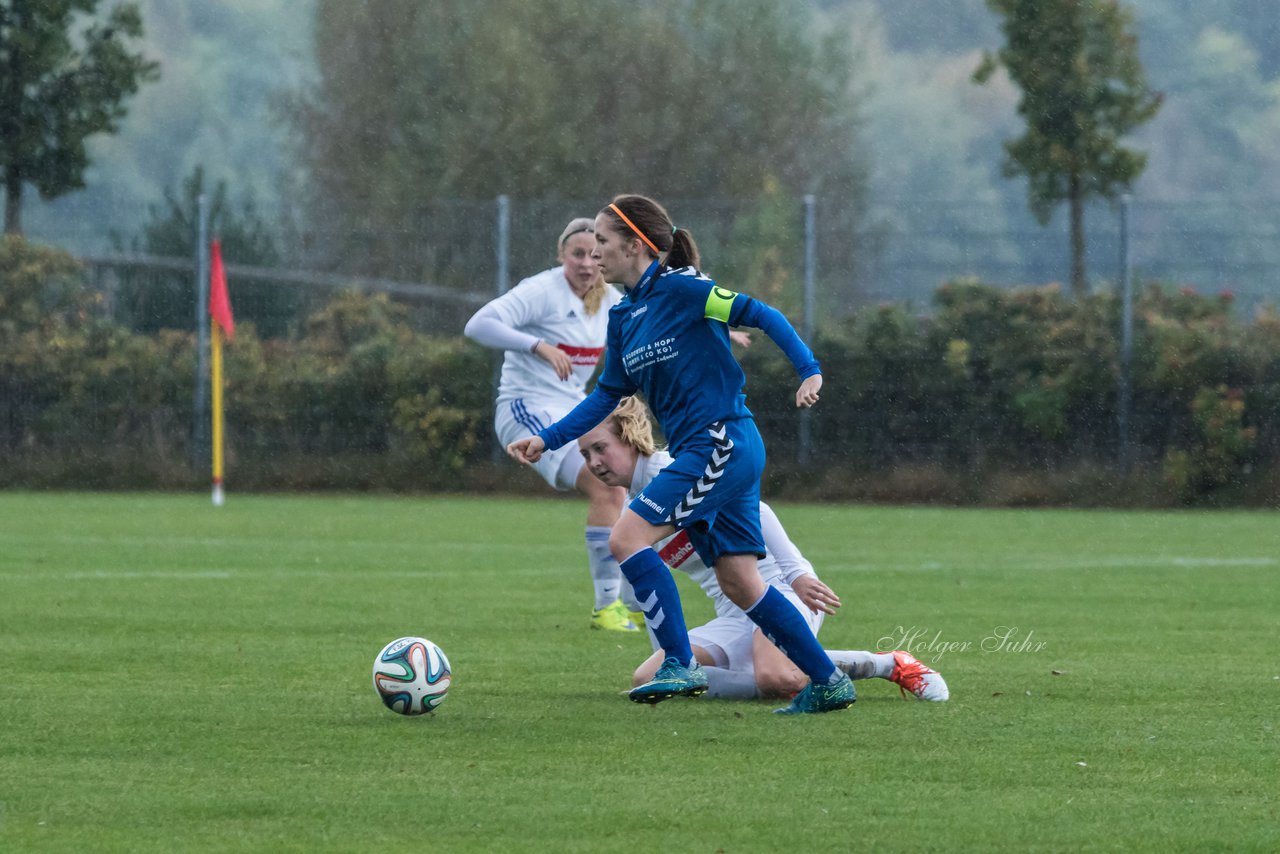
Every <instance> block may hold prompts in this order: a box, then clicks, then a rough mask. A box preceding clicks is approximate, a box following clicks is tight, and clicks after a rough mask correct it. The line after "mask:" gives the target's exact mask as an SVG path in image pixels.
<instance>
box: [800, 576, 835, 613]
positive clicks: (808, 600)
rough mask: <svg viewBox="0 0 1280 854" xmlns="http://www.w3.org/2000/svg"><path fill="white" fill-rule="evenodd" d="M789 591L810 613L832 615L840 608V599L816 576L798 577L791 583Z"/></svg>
mask: <svg viewBox="0 0 1280 854" xmlns="http://www.w3.org/2000/svg"><path fill="white" fill-rule="evenodd" d="M791 589H792V590H794V591H795V592H796V595H797V596H799V597H800V601H801V602H803V603H804V604H805V606H806V607H807V608H808V609H809V610H810V611H821V612H822V613H824V614H834V613H835V612H836V608H839V607H840V597H839V596H837V595H836V594H835V591H834V590H832V589H831V588H830V587H828V586H827V585H825V584H823V583H822V582H821V581H819V580H818V576H816V575H802V576H800V577H799V578H797V579H796V580H795V581H793V582H791Z"/></svg>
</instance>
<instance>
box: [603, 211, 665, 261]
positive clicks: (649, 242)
mask: <svg viewBox="0 0 1280 854" xmlns="http://www.w3.org/2000/svg"><path fill="white" fill-rule="evenodd" d="M609 209H610V210H612V211H613V212H614V213H616V214H617V215H618V216H620V217H622V221H623V222H625V223H626V224H627V225H629V226H631V230H632V231H634V232H635V233H636V234H638V235H639V236H640V239H641V240H643V241H644V245H645V246H648V247H649V248H650V249H652V250H653V254H654V255H661V254H662V250H660V249H659V248H658V247H656V246H654V245H653V241H652V240H650V239H649V238H647V237H645V236H644V232H643V231H641V230H640V229H638V228H636V224H635V223H634V222H632V221H631V220H629V219H627V215H626V214H624V213H623V212H622V211H621V210H620V209H619V208H618V206H617V205H615V204H614V203H613V202H610V203H609Z"/></svg>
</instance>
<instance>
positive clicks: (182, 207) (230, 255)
mask: <svg viewBox="0 0 1280 854" xmlns="http://www.w3.org/2000/svg"><path fill="white" fill-rule="evenodd" d="M206 184H207V182H206V180H205V174H204V168H203V167H202V166H196V167H195V168H194V169H192V171H191V174H190V175H188V176H187V177H186V178H185V179H183V181H182V186H181V188H180V189H179V190H178V191H177V192H175V191H174V190H173V189H172V188H166V189H165V191H164V202H163V203H162V204H152V205H148V208H147V210H148V221H147V222H145V223H144V224H143V225H142V228H141V231H140V233H139V234H138V235H136V236H134V237H133V238H132V240H130V241H129V242H128V246H127V247H126V243H125V241H124V240H123V239H122V238H121V236H120V235H118V234H113V235H112V237H113V239H114V242H115V244H116V249H117V250H118V251H125V250H126V248H127V249H128V250H131V251H133V252H141V253H144V254H147V255H158V256H160V257H164V258H194V257H195V255H196V248H197V247H196V237H197V233H198V231H199V215H200V213H199V211H200V207H199V205H200V202H199V199H200V196H202V195H205V194H206V193H207V194H208V196H209V234H210V236H211V237H216V238H218V239H219V240H220V241H221V243H222V255H223V257H224V258H225V259H226V260H227V262H228V263H230V264H237V265H244V266H250V267H278V266H279V265H280V263H281V252H280V249H279V247H278V242H277V236H276V235H277V234H278V233H279V231H278V229H275V228H273V227H272V226H271V224H270V223H269V222H267V221H266V220H265V219H264V218H263V217H262V215H261V214H260V213H259V212H258V208H257V205H256V204H255V203H254V200H253V197H252V195H250V194H246V195H245V196H244V197H243V199H242V201H241V203H240V205H239V206H238V207H237V206H233V205H232V204H231V202H230V200H229V198H228V192H227V182H226V181H218V182H217V183H216V184H214V186H213V187H212V189H211V190H210V189H209V188H208V187H207V186H206ZM125 284H126V285H127V294H128V295H127V297H126V298H124V299H121V300H120V304H119V305H117V309H116V310H117V315H118V319H120V320H121V321H123V322H126V323H127V324H128V325H129V326H130V327H131V328H133V329H134V330H137V331H146V332H152V331H155V330H157V329H166V328H177V329H184V328H186V327H187V326H188V325H189V324H190V322H191V294H190V276H189V275H186V274H181V275H154V274H150V275H142V276H139V277H138V278H137V279H136V280H135V281H131V282H127V283H125ZM301 302H302V300H301V295H300V294H299V292H298V290H297V288H296V287H291V286H288V285H281V284H280V283H279V282H270V281H264V282H254V283H253V286H252V287H245V288H242V289H239V290H237V292H236V295H235V308H236V316H237V318H238V319H240V320H246V319H247V320H251V321H253V322H254V324H255V325H256V326H257V328H258V331H259V332H260V333H262V334H263V335H268V336H279V335H282V334H284V333H285V331H286V330H287V329H288V328H289V325H290V323H292V322H293V321H295V320H296V316H297V313H298V311H299V308H300V305H301Z"/></svg>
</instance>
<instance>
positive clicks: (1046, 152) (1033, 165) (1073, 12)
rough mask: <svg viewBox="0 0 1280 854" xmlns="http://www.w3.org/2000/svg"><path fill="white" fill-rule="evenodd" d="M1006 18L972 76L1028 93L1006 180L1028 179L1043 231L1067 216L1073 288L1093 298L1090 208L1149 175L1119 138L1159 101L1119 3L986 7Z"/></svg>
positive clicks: (1025, 0) (1083, 0)
mask: <svg viewBox="0 0 1280 854" xmlns="http://www.w3.org/2000/svg"><path fill="white" fill-rule="evenodd" d="M987 6H988V7H989V8H990V9H991V10H992V11H993V12H995V13H997V14H998V15H1000V16H1001V17H1002V18H1003V23H1002V24H1001V29H1002V30H1003V32H1004V36H1005V46H1004V47H1003V48H1001V49H1000V50H999V51H998V52H997V53H996V54H994V55H993V54H991V53H986V54H985V55H984V56H983V59H982V62H981V64H980V65H979V66H978V68H977V70H976V71H975V72H974V75H973V79H974V81H975V82H977V83H980V84H981V83H986V82H987V81H988V80H990V79H991V76H992V75H993V74H994V73H995V71H996V69H997V68H999V67H1000V66H1003V67H1004V68H1005V69H1007V70H1008V73H1009V77H1010V79H1012V80H1013V82H1014V83H1015V84H1016V85H1017V86H1018V87H1019V88H1020V89H1021V90H1022V98H1021V100H1020V101H1019V103H1018V113H1019V114H1020V115H1021V116H1022V117H1023V119H1024V120H1025V122H1026V133H1024V134H1023V135H1022V136H1020V137H1018V138H1017V139H1014V140H1011V141H1008V142H1006V143H1005V144H1004V149H1005V163H1004V172H1005V175H1006V176H1008V177H1012V176H1016V175H1025V176H1027V193H1028V199H1029V201H1030V207H1031V211H1032V213H1033V214H1035V216H1036V218H1037V219H1038V220H1039V221H1040V223H1041V224H1042V225H1044V224H1047V223H1048V222H1049V218H1050V216H1051V215H1052V213H1053V209H1054V207H1055V206H1056V205H1058V204H1059V203H1060V202H1063V201H1066V202H1067V203H1068V204H1069V208H1070V228H1071V289H1072V292H1073V293H1075V294H1076V295H1077V296H1078V295H1080V294H1083V293H1085V292H1087V291H1088V288H1089V284H1088V279H1087V276H1086V273H1085V260H1084V253H1085V238H1084V205H1085V202H1086V200H1088V199H1089V198H1094V197H1101V198H1107V199H1112V198H1115V197H1116V196H1117V195H1118V194H1119V193H1120V192H1122V191H1123V190H1124V189H1126V188H1128V187H1129V186H1131V185H1132V183H1133V182H1134V181H1135V180H1136V179H1137V178H1138V176H1139V175H1141V174H1142V170H1143V169H1144V168H1145V167H1146V162H1147V158H1146V155H1145V154H1143V153H1141V152H1137V151H1133V150H1131V149H1128V148H1125V147H1123V146H1122V145H1120V139H1121V137H1123V136H1124V135H1125V134H1127V133H1129V132H1130V131H1131V130H1133V129H1134V128H1136V127H1138V126H1139V125H1141V124H1143V123H1144V122H1146V121H1148V120H1150V119H1151V118H1152V117H1153V116H1155V114H1156V112H1157V110H1159V108H1160V101H1161V96H1160V95H1159V94H1158V93H1155V92H1152V91H1151V90H1149V89H1148V88H1147V85H1146V82H1145V79H1144V74H1143V69H1142V64H1141V62H1140V61H1139V59H1138V43H1137V38H1136V37H1135V36H1134V35H1133V34H1132V32H1131V30H1132V26H1133V20H1132V15H1131V13H1130V12H1129V11H1128V10H1127V9H1125V8H1123V7H1122V6H1121V5H1120V3H1119V2H1117V0H987Z"/></svg>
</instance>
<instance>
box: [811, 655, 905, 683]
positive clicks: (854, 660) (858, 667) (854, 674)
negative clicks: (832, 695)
mask: <svg viewBox="0 0 1280 854" xmlns="http://www.w3.org/2000/svg"><path fill="white" fill-rule="evenodd" d="M827 655H829V656H830V657H831V662H832V663H833V664H834V665H835V666H836V667H838V668H840V669H841V670H843V671H844V672H845V673H848V674H849V678H850V679H888V678H889V674H890V673H893V653H891V652H867V651H865V650H861V649H829V650H827Z"/></svg>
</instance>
